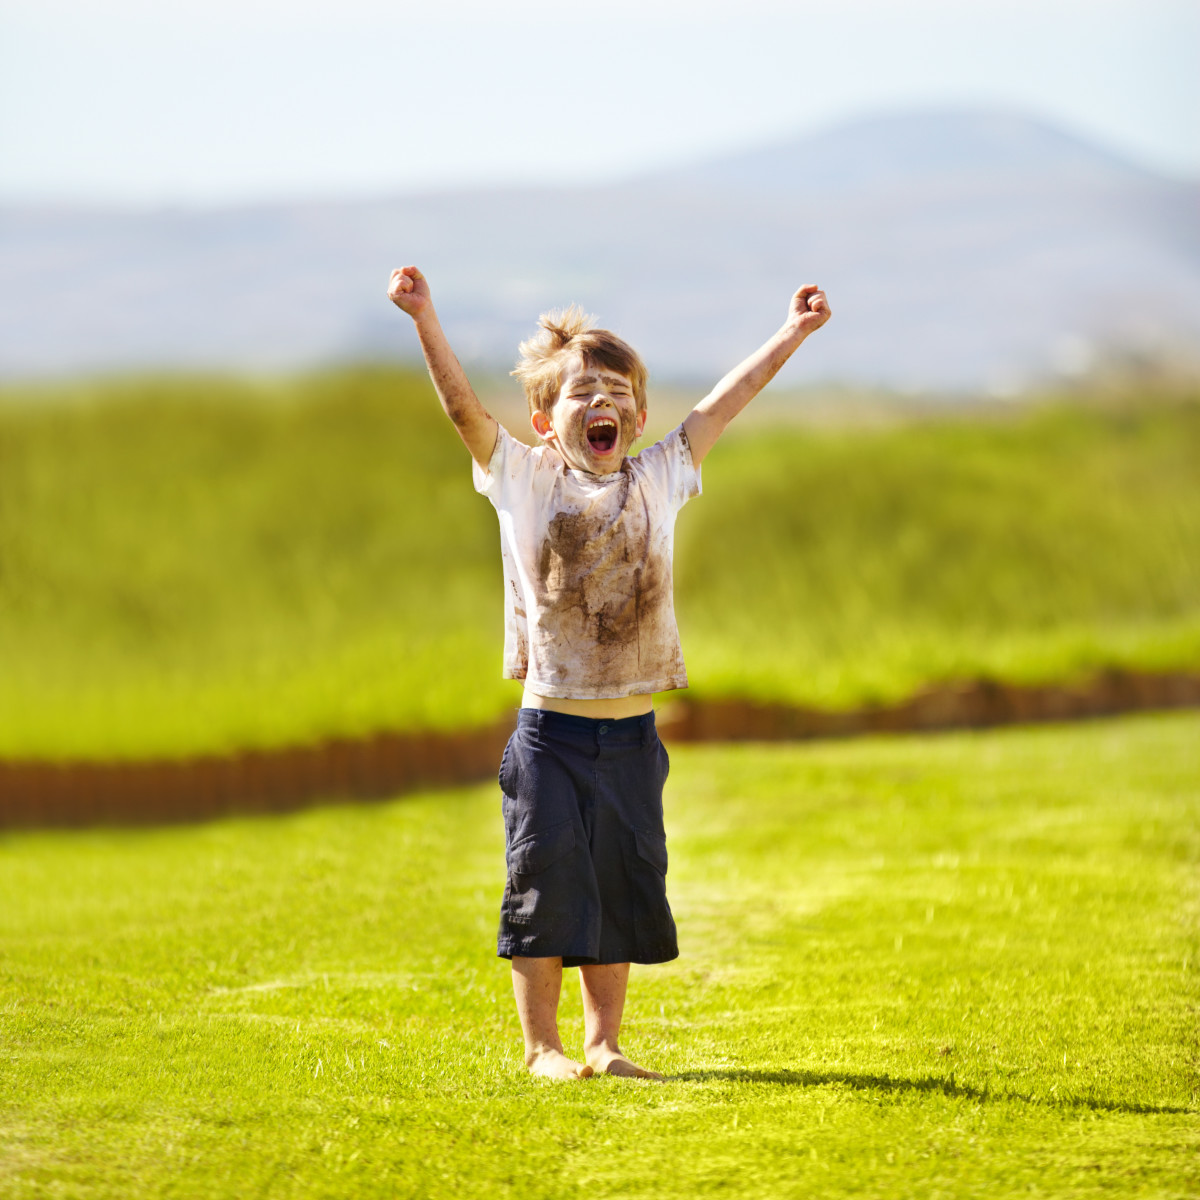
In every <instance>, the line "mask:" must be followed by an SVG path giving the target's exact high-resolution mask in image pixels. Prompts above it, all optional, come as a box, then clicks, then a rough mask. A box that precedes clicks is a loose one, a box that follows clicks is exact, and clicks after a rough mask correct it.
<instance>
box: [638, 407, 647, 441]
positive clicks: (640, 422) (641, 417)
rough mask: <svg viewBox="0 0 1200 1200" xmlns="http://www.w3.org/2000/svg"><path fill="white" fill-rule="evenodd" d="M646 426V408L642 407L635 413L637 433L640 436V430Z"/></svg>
mask: <svg viewBox="0 0 1200 1200" xmlns="http://www.w3.org/2000/svg"><path fill="white" fill-rule="evenodd" d="M645 428H646V410H645V409H644V408H643V409H642V411H641V412H640V413H638V415H637V435H638V437H641V436H642V430H643V429H645Z"/></svg>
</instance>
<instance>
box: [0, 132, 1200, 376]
mask: <svg viewBox="0 0 1200 1200" xmlns="http://www.w3.org/2000/svg"><path fill="white" fill-rule="evenodd" d="M409 262H415V263H417V264H418V265H420V266H421V267H422V269H423V270H425V272H426V274H427V275H428V277H429V279H430V282H431V286H432V288H433V290H434V297H435V300H436V302H437V305H438V309H439V312H440V313H441V315H442V319H443V323H444V324H445V325H446V327H447V329H448V332H449V333H450V336H451V340H452V341H453V342H454V344H455V345H456V347H457V348H458V349H459V352H460V354H461V355H462V356H463V357H464V358H466V359H468V360H477V361H481V362H487V363H489V364H491V365H497V366H502V365H504V364H507V363H509V362H511V360H512V359H513V356H514V354H515V350H516V345H517V343H518V341H520V339H521V338H522V337H524V336H527V334H528V333H529V331H530V330H531V328H532V327H533V324H534V321H535V319H536V317H537V314H538V313H539V312H541V311H542V310H543V309H545V308H549V307H554V306H558V305H562V304H565V303H567V302H568V301H572V300H574V301H578V302H579V303H581V304H582V305H584V307H586V308H587V309H588V310H589V311H592V312H595V313H597V314H598V315H599V316H600V317H601V319H602V320H603V322H604V323H605V324H607V325H610V326H611V327H613V328H615V329H616V330H618V331H619V332H620V333H622V334H623V335H624V336H626V337H628V338H629V339H630V340H631V341H632V342H633V343H634V344H635V345H637V346H638V347H639V348H640V349H641V350H642V351H643V353H644V355H645V357H646V359H647V361H648V363H649V365H650V368H651V372H652V374H653V375H657V376H659V377H675V378H679V379H686V380H696V381H703V380H706V379H711V378H713V377H714V376H715V375H719V374H720V373H721V372H723V371H724V370H725V369H727V368H728V367H729V366H731V365H732V364H733V363H734V362H736V361H737V360H738V359H739V358H740V357H741V356H742V355H744V354H745V353H747V352H749V351H750V350H752V349H753V348H754V347H755V346H757V345H758V344H759V343H760V342H761V341H762V340H763V339H764V337H765V336H766V335H767V334H769V333H770V332H771V331H772V330H773V329H774V328H776V326H777V325H778V323H779V321H780V320H781V319H782V316H783V313H784V311H785V308H786V302H787V299H788V296H789V295H790V293H791V292H792V291H793V290H794V289H795V288H796V287H797V286H799V285H800V284H802V283H807V282H818V283H820V284H821V285H822V286H823V287H825V288H826V290H827V292H828V294H829V297H830V303H831V306H832V308H833V310H834V314H835V317H834V320H833V321H832V322H831V323H830V325H829V326H828V327H827V328H826V329H824V330H822V331H821V334H820V336H819V337H817V338H814V339H813V340H812V341H811V342H810V343H808V345H806V346H805V348H804V350H803V352H802V353H801V354H800V355H798V356H797V357H796V359H794V360H793V363H792V364H790V365H789V367H788V368H787V372H788V374H787V376H786V378H787V379H788V380H790V381H791V382H793V383H800V382H807V381H815V380H837V381H842V382H849V383H865V384H880V385H884V386H889V387H899V388H914V389H953V390H958V389H963V390H968V389H969V390H976V389H986V388H1007V387H1012V386H1019V385H1020V384H1021V383H1022V382H1023V381H1030V380H1035V379H1041V378H1045V377H1047V376H1048V375H1053V374H1054V373H1055V372H1064V371H1065V372H1071V371H1078V370H1080V369H1084V368H1086V367H1087V366H1088V364H1089V363H1090V362H1092V361H1095V360H1097V359H1099V360H1101V361H1102V360H1104V359H1108V358H1112V357H1122V356H1127V355H1138V356H1142V357H1145V356H1147V355H1149V356H1154V357H1161V356H1167V357H1173V358H1175V359H1176V360H1182V361H1187V362H1189V363H1192V364H1195V363H1197V362H1200V185H1198V184H1196V183H1194V182H1185V181H1177V180H1169V179H1165V178H1161V177H1159V176H1156V175H1154V174H1153V173H1151V172H1148V171H1145V170H1142V169H1140V168H1138V167H1136V166H1134V165H1133V164H1130V163H1128V162H1125V161H1123V160H1122V159H1121V158H1120V157H1118V156H1116V155H1114V154H1111V153H1109V152H1107V151H1106V150H1104V149H1102V148H1100V147H1096V146H1093V145H1090V144H1088V143H1087V142H1084V141H1081V140H1079V139H1078V138H1075V137H1073V136H1071V135H1068V134H1066V133H1063V132H1062V131H1059V130H1056V129H1053V128H1051V127H1049V126H1046V125H1044V124H1041V123H1038V122H1036V121H1032V120H1029V119H1027V118H1024V117H1020V116H1015V115H1012V114H1006V113H993V112H973V113H972V112H960V113H944V112H933V113H913V114H907V115H901V116H888V117H877V118H873V119H865V120H860V121H855V122H851V123H847V124H845V125H842V126H839V127H837V128H834V129H830V130H827V131H825V132H823V133H820V134H817V135H814V136H806V137H803V138H797V139H795V140H793V141H790V142H786V143H783V144H779V145H775V146H768V147H764V148H761V149H758V150H753V151H747V152H744V153H739V154H735V155H729V156H726V157H722V158H716V159H713V160H711V161H707V162H702V163H697V164H695V165H692V166H688V167H685V168H681V169H678V170H670V171H661V172H656V173H652V174H646V175H642V176H640V177H636V178H630V179H627V180H624V181H619V182H616V183H613V184H608V185H605V186H593V187H581V188H577V189H571V190H566V189H562V188H552V187H527V188H523V189H513V188H507V189H500V190H476V191H458V192H443V193H438V194H428V195H415V196H402V197H397V198H394V199H390V200H373V201H358V202H347V203H336V204H334V203H329V204H297V205H273V206H265V205H264V206H258V207H245V208H230V209H225V210H219V211H201V210H170V209H164V210H160V211H154V212H134V211H127V212H122V211H111V210H98V209H97V210H85V209H80V208H70V207H57V208H42V209H28V208H12V207H9V208H4V209H0V281H2V282H3V289H2V291H0V330H2V332H0V376H5V377H8V378H12V377H16V376H27V375H44V374H51V373H54V374H59V373H71V372H81V371H89V370H95V369H126V368H144V367H177V366H182V367H215V368H222V369H225V368H230V369H241V368H254V369H257V368H278V367H284V368H296V367H303V366H307V365H311V364H316V363H326V362H333V361H342V360H347V359H358V358H370V359H380V358H388V357H409V358H411V357H413V356H414V355H415V354H416V344H415V339H414V338H413V335H412V331H411V329H410V328H408V323H407V319H406V318H404V317H403V316H402V315H401V314H400V313H398V312H397V311H395V310H394V309H393V308H392V306H391V305H390V304H388V303H387V301H386V299H385V298H384V288H385V284H386V280H387V275H388V272H389V270H390V269H391V267H393V266H399V265H403V264H405V263H409Z"/></svg>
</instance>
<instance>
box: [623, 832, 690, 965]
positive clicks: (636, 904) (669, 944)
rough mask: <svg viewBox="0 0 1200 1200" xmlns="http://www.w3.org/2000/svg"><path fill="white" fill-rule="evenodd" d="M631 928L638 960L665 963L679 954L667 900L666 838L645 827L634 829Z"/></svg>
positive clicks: (673, 921) (673, 919) (673, 920)
mask: <svg viewBox="0 0 1200 1200" xmlns="http://www.w3.org/2000/svg"><path fill="white" fill-rule="evenodd" d="M633 845H634V850H635V852H636V853H635V855H634V860H633V863H632V864H631V867H632V870H631V872H630V874H631V876H632V883H633V928H634V937H635V940H636V943H637V961H639V962H664V961H666V960H667V959H671V958H674V957H675V956H676V954H678V953H679V948H678V944H677V942H676V935H675V918H674V917H673V916H671V906H670V905H669V904H668V903H667V839H666V836H665V835H664V834H661V833H654V832H652V831H651V830H647V829H635V830H634V831H633Z"/></svg>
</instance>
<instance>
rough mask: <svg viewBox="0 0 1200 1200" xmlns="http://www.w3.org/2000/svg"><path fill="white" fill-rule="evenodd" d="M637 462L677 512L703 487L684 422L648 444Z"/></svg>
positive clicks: (698, 493) (697, 494)
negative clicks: (661, 437) (658, 439)
mask: <svg viewBox="0 0 1200 1200" xmlns="http://www.w3.org/2000/svg"><path fill="white" fill-rule="evenodd" d="M637 461H638V463H639V464H640V466H641V469H642V470H643V471H644V472H645V474H646V478H647V479H648V480H649V481H650V482H651V483H652V484H653V486H654V487H655V489H656V490H657V491H658V492H659V494H660V495H661V496H663V498H664V499H665V500H666V502H667V504H668V505H670V507H671V508H672V510H674V511H676V512H678V510H679V509H681V508H682V507H683V506H684V505H685V504H686V503H687V502H688V501H689V500H690V499H691V498H692V497H693V496H699V495H700V493H701V491H702V490H703V487H702V485H701V480H700V468H699V467H697V466H696V464H695V463H694V462H692V447H691V443H690V442H689V441H688V436H687V433H686V432H685V431H684V428H683V426H682V425H679V426H677V427H676V428H675V429H673V430H672V431H671V432H670V433H668V434H667V436H666V437H665V438H663V440H662V441H661V442H655V443H654V445H653V446H647V447H646V449H645V450H643V451H642V452H641V453H640V454H639V455H638V456H637Z"/></svg>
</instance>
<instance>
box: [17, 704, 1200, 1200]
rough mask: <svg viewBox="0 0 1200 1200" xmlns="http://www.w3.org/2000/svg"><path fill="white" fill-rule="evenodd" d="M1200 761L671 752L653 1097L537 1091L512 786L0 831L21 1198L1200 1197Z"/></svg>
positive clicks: (1172, 739) (643, 983) (1166, 741)
mask: <svg viewBox="0 0 1200 1200" xmlns="http://www.w3.org/2000/svg"><path fill="white" fill-rule="evenodd" d="M1198 747H1200V716H1197V715H1196V714H1172V715H1169V716H1143V717H1138V718H1129V719H1124V720H1113V721H1103V722H1092V723H1089V724H1086V725H1078V726H1074V727H1060V728H1052V727H1045V728H1039V729H1036V730H1007V731H1003V732H992V733H981V734H962V735H953V736H942V737H913V738H904V739H892V740H887V739H878V740H869V741H861V742H855V743H841V744H826V745H820V746H818V745H811V746H769V747H768V746H743V747H739V748H735V749H731V748H728V747H704V748H680V749H677V750H675V751H674V752H673V760H674V761H673V766H672V773H671V779H670V781H669V783H668V785H667V793H666V809H667V827H668V834H669V838H670V845H671V855H672V858H671V870H670V874H669V877H668V885H669V891H670V895H671V899H672V904H673V906H674V909H675V913H676V917H677V920H678V923H679V929H680V944H681V948H682V957H681V958H680V959H679V960H678V961H676V962H675V963H671V964H668V965H666V966H662V967H647V968H635V969H634V975H633V979H632V983H631V992H630V1004H629V1012H628V1020H627V1023H626V1036H625V1039H624V1041H625V1048H626V1049H627V1050H628V1051H629V1052H630V1053H631V1054H633V1055H634V1056H635V1057H637V1058H638V1059H640V1060H642V1061H645V1062H647V1063H649V1064H652V1065H654V1066H656V1067H658V1068H660V1069H661V1070H663V1071H665V1072H666V1073H667V1074H668V1075H669V1079H668V1080H667V1082H665V1083H663V1084H650V1083H635V1082H629V1081H617V1080H609V1079H595V1080H589V1081H586V1082H582V1083H572V1084H563V1085H554V1084H549V1083H539V1082H536V1081H533V1080H531V1079H529V1078H528V1077H527V1076H526V1075H525V1073H524V1071H523V1069H522V1066H521V1062H520V1042H519V1030H518V1026H517V1021H516V1016H515V1012H514V1010H513V1004H512V998H511V991H510V987H509V981H508V971H507V968H506V966H505V965H504V964H503V963H501V962H499V961H498V960H497V959H496V958H495V957H494V956H493V951H494V936H495V917H496V911H497V905H498V901H499V896H500V891H501V888H502V884H503V870H504V867H503V831H502V827H501V820H500V813H499V806H498V803H497V798H498V793H497V790H496V788H495V786H494V785H492V786H481V787H477V788H471V789H464V790H458V791H453V792H446V793H441V794H438V795H425V796H418V797H413V798H411V799H408V800H403V801H398V802H395V803H390V804H384V805H379V806H376V807H346V808H328V809H323V810H314V811H309V812H306V813H303V814H300V815H297V816H291V817H278V818H268V819H242V820H227V821H221V822H216V823H213V824H209V825H204V826H197V827H194V828H172V829H160V830H149V831H145V830H143V831H126V832H118V831H99V830H96V831H91V832H87V833H38V834H7V835H4V836H2V837H0V1194H2V1195H3V1196H5V1197H6V1198H10V1200H25V1198H28V1200H34V1198H35V1197H37V1198H40V1197H46V1196H60V1195H61V1196H71V1197H76V1198H78V1200H104V1198H108V1197H112V1198H113V1200H118V1198H119V1200H126V1198H128V1197H135V1196H136V1197H188V1198H189V1200H204V1198H208V1197H212V1198H214V1200H216V1198H221V1200H225V1198H227V1197H231V1196H238V1197H242V1196H259V1197H271V1198H280V1200H282V1198H297V1200H299V1198H304V1197H322V1196H324V1197H333V1196H338V1197H350V1196H353V1197H361V1198H363V1200H367V1198H370V1197H420V1198H425V1197H431V1196H438V1197H441V1196H453V1197H463V1198H464V1200H466V1198H469V1197H488V1198H490V1197H497V1196H499V1197H509V1196H512V1197H524V1198H527V1200H542V1198H545V1200H557V1198H558V1197H562V1196H564V1195H574V1194H576V1192H579V1193H580V1194H586V1195H589V1196H596V1197H609V1196H613V1197H615V1196H645V1197H692V1196H738V1197H742V1196H745V1197H770V1198H774V1197H797V1198H800V1197H811V1196H845V1195H863V1196H885V1197H889V1198H893V1200H908V1198H912V1200H930V1198H931V1197H950V1196H952V1197H956V1198H970V1197H983V1198H987V1200H992V1198H994V1197H1006V1196H1013V1195H1017V1194H1021V1195H1025V1194H1032V1195H1041V1196H1054V1197H1096V1198H1100V1197H1106V1196H1130V1195H1139V1196H1142V1195H1144V1196H1154V1197H1160V1198H1168V1197H1179V1198H1183V1197H1189V1196H1195V1194H1196V1181H1197V1175H1196V1163H1197V1154H1198V1152H1200V1092H1198V1090H1197V1089H1198V1077H1197V1062H1198V1057H1200V1040H1198V1029H1197V1024H1196V1012H1197V1006H1198V1005H1200V983H1198V979H1200V975H1198V973H1197V953H1198V951H1200V924H1198V920H1200V889H1198V884H1200V757H1198V756H1200V750H1198ZM574 976H575V973H574V972H569V973H568V985H569V986H568V988H567V990H566V1002H565V1006H564V1007H565V1011H564V1021H563V1031H564V1035H565V1040H566V1044H567V1046H568V1047H573V1048H575V1049H576V1052H578V1046H579V1043H580V1033H579V1019H580V1006H579V1000H578V995H577V990H576V983H575V978H574Z"/></svg>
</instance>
